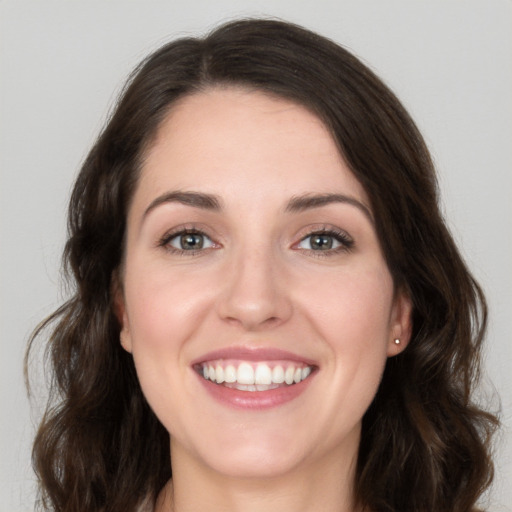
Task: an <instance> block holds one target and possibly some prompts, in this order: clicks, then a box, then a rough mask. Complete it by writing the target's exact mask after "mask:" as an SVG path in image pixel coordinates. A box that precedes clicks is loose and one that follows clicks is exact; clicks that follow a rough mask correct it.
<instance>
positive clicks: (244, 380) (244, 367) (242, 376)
mask: <svg viewBox="0 0 512 512" xmlns="http://www.w3.org/2000/svg"><path fill="white" fill-rule="evenodd" d="M236 380H237V382H238V384H254V370H253V369H252V366H251V365H250V364H249V363H242V364H241V365H240V366H239V367H238V371H237V373H236Z"/></svg>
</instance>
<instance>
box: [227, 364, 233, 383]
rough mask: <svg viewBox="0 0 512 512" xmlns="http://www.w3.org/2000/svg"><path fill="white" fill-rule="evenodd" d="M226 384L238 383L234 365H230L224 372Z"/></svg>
mask: <svg viewBox="0 0 512 512" xmlns="http://www.w3.org/2000/svg"><path fill="white" fill-rule="evenodd" d="M224 380H225V382H228V383H232V382H236V368H235V367H234V366H233V365H232V364H228V365H227V366H226V369H225V370H224Z"/></svg>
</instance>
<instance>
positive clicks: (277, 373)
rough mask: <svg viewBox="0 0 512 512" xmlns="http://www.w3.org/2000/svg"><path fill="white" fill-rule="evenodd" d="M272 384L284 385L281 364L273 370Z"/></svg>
mask: <svg viewBox="0 0 512 512" xmlns="http://www.w3.org/2000/svg"><path fill="white" fill-rule="evenodd" d="M272 382H274V383H275V384H282V383H283V382H284V370H283V367H282V366H281V365H279V364H278V365H277V366H275V367H274V369H273V370H272Z"/></svg>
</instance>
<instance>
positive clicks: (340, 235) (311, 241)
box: [297, 230, 354, 252]
mask: <svg viewBox="0 0 512 512" xmlns="http://www.w3.org/2000/svg"><path fill="white" fill-rule="evenodd" d="M353 245H354V241H353V240H352V239H351V238H350V237H349V236H348V234H347V233H345V232H343V231H334V230H328V231H316V232H314V233H311V234H309V235H308V236H306V237H304V238H303V239H302V240H301V241H300V242H299V243H298V244H297V248H298V249H303V250H307V251H315V252H328V251H332V252H337V251H340V250H349V249H351V248H352V246H353Z"/></svg>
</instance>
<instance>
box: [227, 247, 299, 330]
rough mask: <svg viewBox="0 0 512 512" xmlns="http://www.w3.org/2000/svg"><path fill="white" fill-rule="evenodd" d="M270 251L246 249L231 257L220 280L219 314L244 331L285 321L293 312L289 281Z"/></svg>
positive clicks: (266, 327) (270, 326) (265, 327)
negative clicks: (222, 280) (223, 276)
mask: <svg viewBox="0 0 512 512" xmlns="http://www.w3.org/2000/svg"><path fill="white" fill-rule="evenodd" d="M276 260H277V258H276V257H275V256H273V255H272V254H271V251H265V250H263V249H261V250H259V251H246V252H244V253H241V254H239V255H238V256H237V257H236V258H234V261H231V262H230V264H229V268H228V269H227V272H226V275H225V280H224V282H223V284H222V293H221V294H220V298H219V301H218V314H219V316H220V317H221V318H222V319H223V320H224V321H226V322H229V323H231V324H235V325H239V326H241V327H242V328H243V329H245V330H247V331H261V330H265V329H270V328H274V327H276V326H279V325H281V324H283V323H285V322H286V321H287V320H288V319H289V318H290V316H291V314H292V303H291V300H290V296H289V284H290V283H287V280H286V276H285V273H284V272H283V269H282V268H280V265H279V263H278V261H276Z"/></svg>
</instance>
